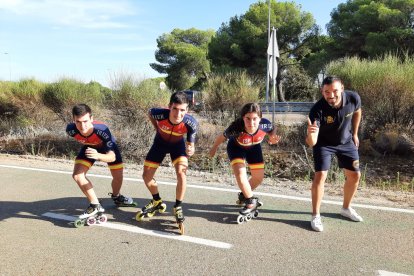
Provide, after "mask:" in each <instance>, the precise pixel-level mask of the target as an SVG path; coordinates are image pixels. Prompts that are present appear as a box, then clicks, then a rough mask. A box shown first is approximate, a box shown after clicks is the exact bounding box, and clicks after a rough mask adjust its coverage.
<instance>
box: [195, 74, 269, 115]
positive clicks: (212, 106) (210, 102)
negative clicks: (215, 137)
mask: <svg viewBox="0 0 414 276" xmlns="http://www.w3.org/2000/svg"><path fill="white" fill-rule="evenodd" d="M261 87H262V84H261V83H260V80H259V79H258V78H255V77H252V76H250V75H248V74H247V73H246V71H234V72H228V73H215V74H212V75H211V76H210V77H209V78H208V80H207V81H206V83H205V85H204V88H203V94H202V95H203V102H204V105H205V108H206V110H208V111H221V112H224V111H230V112H238V111H239V109H240V108H241V107H242V106H243V105H244V104H246V103H249V102H257V101H258V100H259V92H260V90H261Z"/></svg>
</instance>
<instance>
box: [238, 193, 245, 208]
mask: <svg viewBox="0 0 414 276" xmlns="http://www.w3.org/2000/svg"><path fill="white" fill-rule="evenodd" d="M245 201H246V198H245V197H244V195H243V193H242V192H239V194H238V199H237V200H236V204H237V205H239V206H242V205H243V204H244V202H245Z"/></svg>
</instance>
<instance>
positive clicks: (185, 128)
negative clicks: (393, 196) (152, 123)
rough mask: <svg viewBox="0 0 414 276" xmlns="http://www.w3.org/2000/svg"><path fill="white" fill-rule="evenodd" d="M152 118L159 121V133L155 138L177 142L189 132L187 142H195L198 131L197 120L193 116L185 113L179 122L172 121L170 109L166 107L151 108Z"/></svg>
mask: <svg viewBox="0 0 414 276" xmlns="http://www.w3.org/2000/svg"><path fill="white" fill-rule="evenodd" d="M149 115H150V116H151V118H153V119H154V120H156V121H157V134H156V136H155V138H156V139H157V138H158V139H161V140H162V141H164V142H167V143H177V142H179V141H180V140H181V139H184V137H183V136H184V134H187V142H190V143H194V141H195V136H196V133H197V121H196V120H195V119H194V117H193V116H191V115H188V114H185V115H184V118H183V120H182V121H181V122H180V123H179V124H173V123H171V122H170V120H169V119H168V118H169V115H170V110H169V109H166V108H151V109H150V111H149Z"/></svg>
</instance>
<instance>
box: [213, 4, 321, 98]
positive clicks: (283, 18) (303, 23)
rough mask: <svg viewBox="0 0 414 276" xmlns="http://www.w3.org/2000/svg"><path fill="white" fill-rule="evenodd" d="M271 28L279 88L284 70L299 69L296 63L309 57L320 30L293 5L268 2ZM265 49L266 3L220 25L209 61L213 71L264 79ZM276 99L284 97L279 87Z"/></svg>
mask: <svg viewBox="0 0 414 276" xmlns="http://www.w3.org/2000/svg"><path fill="white" fill-rule="evenodd" d="M271 26H274V27H275V28H276V29H277V38H278V45H279V51H280V60H279V70H278V72H280V73H279V74H278V76H277V82H278V84H281V78H283V72H284V70H288V69H289V68H288V67H289V66H300V65H299V62H300V61H301V60H302V59H303V58H304V57H305V56H306V55H307V54H308V53H309V48H308V46H307V44H308V43H309V40H310V39H311V38H313V37H314V36H317V35H318V30H319V28H318V27H317V26H316V25H315V20H314V18H313V16H312V15H311V14H310V13H308V12H302V11H301V10H300V6H298V5H297V4H295V3H293V2H276V1H275V0H271ZM267 46H268V3H266V2H262V1H259V2H258V3H255V4H252V5H251V6H250V8H249V10H248V11H247V12H246V13H245V14H244V15H241V16H235V17H232V18H231V19H230V21H229V23H227V24H225V23H223V24H222V26H221V27H220V29H219V30H218V31H217V34H216V36H215V37H213V39H212V41H211V43H210V45H209V58H210V59H211V61H212V64H213V66H214V70H217V69H218V68H229V69H235V68H244V69H247V70H248V71H249V72H250V73H253V74H258V75H263V76H265V72H266V64H267V61H266V57H267V56H266V49H267ZM278 94H279V98H280V99H281V100H283V93H282V91H281V89H280V87H279V89H278Z"/></svg>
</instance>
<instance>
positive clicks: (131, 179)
mask: <svg viewBox="0 0 414 276" xmlns="http://www.w3.org/2000/svg"><path fill="white" fill-rule="evenodd" d="M0 167H3V168H10V169H20V170H29V171H39V172H51V173H61V174H72V172H68V171H58V170H49V169H38V168H28V167H20V166H11V165H0ZM88 176H92V177H97V178H108V179H111V178H112V176H109V175H100V174H88ZM124 180H128V181H133V182H143V180H142V179H137V178H130V177H124ZM157 183H158V184H163V185H168V186H175V185H176V184H175V183H173V182H166V181H157ZM187 187H188V188H196V189H204V190H214V191H222V192H232V193H237V192H239V190H237V189H230V188H219V187H210V186H202V185H191V184H188V185H187ZM255 194H257V195H261V196H268V197H274V198H283V199H290V200H299V201H307V202H310V201H311V199H310V198H309V197H298V196H288V195H279V194H272V193H264V192H255ZM322 202H323V203H325V204H332V205H342V202H340V201H333V200H322ZM352 206H353V207H358V208H365V209H373V210H382V211H390V212H398V213H407V214H414V210H411V209H402V208H393V207H385V206H375V205H368V204H358V203H353V204H352Z"/></svg>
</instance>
